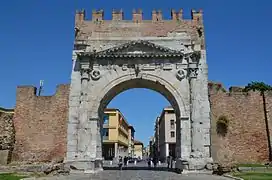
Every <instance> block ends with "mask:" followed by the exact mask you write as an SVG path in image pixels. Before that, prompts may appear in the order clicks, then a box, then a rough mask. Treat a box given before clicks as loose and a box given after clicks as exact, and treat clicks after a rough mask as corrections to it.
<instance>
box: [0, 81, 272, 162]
mask: <svg viewBox="0 0 272 180" xmlns="http://www.w3.org/2000/svg"><path fill="white" fill-rule="evenodd" d="M209 89H210V103H211V110H212V113H211V117H212V157H213V159H214V161H215V162H219V163H222V164H225V165H231V164H234V163H249V162H261V163H263V162H267V161H268V140H267V136H266V126H265V121H264V111H263V101H262V97H261V96H260V93H259V92H249V93H248V94H246V93H242V92H239V90H240V88H232V89H231V91H229V92H226V91H224V89H223V87H222V85H221V84H216V83H213V84H212V83H210V84H209ZM68 92H69V85H60V86H59V87H58V90H57V92H56V95H54V96H47V97H43V96H41V97H37V96H36V95H35V88H34V87H31V86H30V87H18V89H17V102H16V109H15V115H14V124H15V130H16V144H15V150H14V152H13V160H16V161H29V160H30V161H50V160H52V159H54V158H57V157H65V151H66V133H67V131H66V121H67V118H68V117H67V116H68ZM266 100H267V113H268V117H269V118H268V120H270V119H271V118H272V113H271V112H272V96H271V93H267V94H266ZM221 115H224V116H226V117H227V118H228V119H229V126H228V130H227V134H226V135H225V136H222V135H220V134H218V133H217V127H216V122H217V120H218V118H219V117H220V116H221ZM1 117H2V118H1ZM3 117H12V115H11V114H5V115H4V116H3V114H2V116H1V115H0V120H1V126H0V127H1V135H2V136H7V137H12V134H11V133H10V132H12V130H11V129H10V127H12V124H10V123H12V121H11V119H10V118H3ZM3 120H4V121H3ZM269 123H270V124H269V127H272V126H271V125H272V123H271V122H270V121H269ZM4 127H6V129H9V130H8V131H2V130H3V129H4ZM271 131H272V128H270V133H271ZM5 133H7V135H5ZM5 141H6V140H5ZM11 141H12V140H9V142H11ZM1 142H2V141H1ZM8 145H10V143H8ZM5 147H8V146H5Z"/></svg>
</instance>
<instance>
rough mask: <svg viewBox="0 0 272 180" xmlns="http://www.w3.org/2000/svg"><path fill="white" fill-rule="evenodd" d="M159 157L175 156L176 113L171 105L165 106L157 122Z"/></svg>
mask: <svg viewBox="0 0 272 180" xmlns="http://www.w3.org/2000/svg"><path fill="white" fill-rule="evenodd" d="M156 130H157V132H155V134H158V136H157V137H158V141H159V144H158V147H159V153H158V154H159V159H160V160H161V161H165V160H166V158H167V156H172V157H175V156H176V115H175V112H174V109H173V108H172V107H166V108H164V109H163V110H162V113H161V115H160V117H159V119H158V122H157V128H156Z"/></svg>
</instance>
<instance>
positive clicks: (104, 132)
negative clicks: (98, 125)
mask: <svg viewBox="0 0 272 180" xmlns="http://www.w3.org/2000/svg"><path fill="white" fill-rule="evenodd" d="M103 136H109V129H107V128H104V129H103Z"/></svg>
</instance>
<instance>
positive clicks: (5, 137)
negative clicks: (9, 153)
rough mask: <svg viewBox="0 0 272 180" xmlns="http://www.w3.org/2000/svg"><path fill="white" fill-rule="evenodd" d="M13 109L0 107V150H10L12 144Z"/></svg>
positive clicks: (13, 138)
mask: <svg viewBox="0 0 272 180" xmlns="http://www.w3.org/2000/svg"><path fill="white" fill-rule="evenodd" d="M13 114H14V111H13V110H9V109H4V108H0V150H12V149H13V146H14V141H15V137H14V126H13Z"/></svg>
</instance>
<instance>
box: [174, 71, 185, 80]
mask: <svg viewBox="0 0 272 180" xmlns="http://www.w3.org/2000/svg"><path fill="white" fill-rule="evenodd" d="M176 76H177V78H178V80H182V79H184V78H185V72H184V70H182V69H180V70H178V71H177V73H176Z"/></svg>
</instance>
